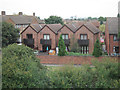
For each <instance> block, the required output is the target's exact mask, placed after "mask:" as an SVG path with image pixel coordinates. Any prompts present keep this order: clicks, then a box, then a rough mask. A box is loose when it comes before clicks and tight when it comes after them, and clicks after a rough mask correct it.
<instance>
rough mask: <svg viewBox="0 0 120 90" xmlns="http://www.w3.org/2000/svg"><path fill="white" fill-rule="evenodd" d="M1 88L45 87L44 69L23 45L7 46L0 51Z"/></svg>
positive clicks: (29, 49) (31, 51)
mask: <svg viewBox="0 0 120 90" xmlns="http://www.w3.org/2000/svg"><path fill="white" fill-rule="evenodd" d="M2 54H3V56H2V71H3V72H2V82H3V85H2V87H3V88H33V87H36V88H37V87H38V88H39V87H45V85H47V84H46V83H45V80H46V79H47V78H45V68H44V67H43V66H42V65H41V64H40V60H39V59H37V58H36V56H35V55H34V54H33V50H32V49H31V48H29V47H27V46H24V45H17V44H13V45H9V46H8V47H6V48H4V49H3V50H2Z"/></svg>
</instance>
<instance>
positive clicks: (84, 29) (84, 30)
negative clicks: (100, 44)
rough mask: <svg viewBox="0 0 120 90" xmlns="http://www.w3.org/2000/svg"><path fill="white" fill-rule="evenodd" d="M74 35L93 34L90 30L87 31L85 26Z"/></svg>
mask: <svg viewBox="0 0 120 90" xmlns="http://www.w3.org/2000/svg"><path fill="white" fill-rule="evenodd" d="M75 33H83V34H87V33H89V34H94V33H93V32H92V31H91V30H90V29H88V28H87V27H86V26H85V25H82V26H81V27H80V28H79V29H78V30H77V31H76V32H75Z"/></svg>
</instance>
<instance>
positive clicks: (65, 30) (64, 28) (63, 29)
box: [58, 25, 73, 33]
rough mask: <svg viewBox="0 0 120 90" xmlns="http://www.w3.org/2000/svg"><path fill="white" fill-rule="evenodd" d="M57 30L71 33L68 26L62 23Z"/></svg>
mask: <svg viewBox="0 0 120 90" xmlns="http://www.w3.org/2000/svg"><path fill="white" fill-rule="evenodd" d="M59 32H64V33H69V32H71V33H73V31H72V30H71V29H70V28H69V27H68V26H66V25H64V26H63V27H62V28H61V29H60V30H59V31H58V33H59Z"/></svg>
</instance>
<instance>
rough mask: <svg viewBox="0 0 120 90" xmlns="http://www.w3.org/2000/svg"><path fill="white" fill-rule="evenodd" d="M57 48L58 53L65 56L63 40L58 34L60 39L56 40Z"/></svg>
mask: <svg viewBox="0 0 120 90" xmlns="http://www.w3.org/2000/svg"><path fill="white" fill-rule="evenodd" d="M58 48H59V52H58V55H59V56H65V55H66V46H65V43H64V40H63V38H62V35H60V39H59V42H58Z"/></svg>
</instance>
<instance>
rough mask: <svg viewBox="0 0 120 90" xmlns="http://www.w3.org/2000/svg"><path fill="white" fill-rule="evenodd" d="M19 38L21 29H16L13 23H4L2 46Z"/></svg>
mask: <svg viewBox="0 0 120 90" xmlns="http://www.w3.org/2000/svg"><path fill="white" fill-rule="evenodd" d="M18 38H19V29H16V28H15V27H14V26H13V25H12V24H11V23H7V22H3V23H2V47H5V46H8V45H9V44H13V43H15V42H17V40H18Z"/></svg>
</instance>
